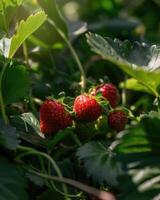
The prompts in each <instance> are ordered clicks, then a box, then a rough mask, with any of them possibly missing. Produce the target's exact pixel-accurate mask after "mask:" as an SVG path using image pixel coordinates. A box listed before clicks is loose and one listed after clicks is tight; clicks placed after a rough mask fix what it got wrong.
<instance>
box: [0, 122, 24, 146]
mask: <svg viewBox="0 0 160 200" xmlns="http://www.w3.org/2000/svg"><path fill="white" fill-rule="evenodd" d="M18 137H19V135H18V134H17V132H16V128H15V127H12V126H10V125H5V124H4V122H3V121H2V120H0V143H1V144H2V145H3V146H5V147H7V148H8V149H10V150H15V149H16V147H17V146H18V144H19V142H20V141H19V140H18Z"/></svg>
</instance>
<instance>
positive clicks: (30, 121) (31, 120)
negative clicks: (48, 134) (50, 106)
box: [21, 113, 44, 138]
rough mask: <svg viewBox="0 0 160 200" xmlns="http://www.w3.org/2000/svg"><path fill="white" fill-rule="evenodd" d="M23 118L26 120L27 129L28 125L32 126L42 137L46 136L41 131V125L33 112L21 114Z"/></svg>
mask: <svg viewBox="0 0 160 200" xmlns="http://www.w3.org/2000/svg"><path fill="white" fill-rule="evenodd" d="M21 119H22V120H23V121H24V122H25V126H26V129H27V125H29V126H31V127H32V128H33V129H34V131H35V132H36V133H37V134H38V135H39V136H41V137H43V138H44V136H43V135H42V133H41V131H40V125H39V121H38V119H37V118H36V117H35V116H34V115H33V113H23V114H22V115H21Z"/></svg>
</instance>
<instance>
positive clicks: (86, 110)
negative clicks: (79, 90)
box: [73, 94, 102, 122]
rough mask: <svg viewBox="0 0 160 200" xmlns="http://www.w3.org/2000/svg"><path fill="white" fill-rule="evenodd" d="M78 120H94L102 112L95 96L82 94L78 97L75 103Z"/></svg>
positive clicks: (74, 108) (74, 109) (74, 107)
mask: <svg viewBox="0 0 160 200" xmlns="http://www.w3.org/2000/svg"><path fill="white" fill-rule="evenodd" d="M73 111H74V112H75V114H76V120H78V121H84V122H92V121H95V120H96V119H98V117H99V116H100V115H101V114H102V108H101V106H100V105H99V103H98V102H97V101H96V99H95V98H94V97H93V96H90V95H87V94H81V95H79V96H77V97H76V99H75V101H74V105H73Z"/></svg>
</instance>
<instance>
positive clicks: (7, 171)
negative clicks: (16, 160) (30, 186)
mask: <svg viewBox="0 0 160 200" xmlns="http://www.w3.org/2000/svg"><path fill="white" fill-rule="evenodd" d="M25 189H26V179H25V176H24V173H23V171H22V170H21V169H20V168H19V167H17V166H15V165H13V164H9V163H8V162H6V161H4V160H3V159H0V192H1V194H0V199H1V200H7V199H8V200H9V199H12V200H27V199H28V197H27V193H26V191H25Z"/></svg>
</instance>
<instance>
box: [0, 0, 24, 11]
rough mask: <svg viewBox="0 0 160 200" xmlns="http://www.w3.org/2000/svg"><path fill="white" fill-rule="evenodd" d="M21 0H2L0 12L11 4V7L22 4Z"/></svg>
mask: <svg viewBox="0 0 160 200" xmlns="http://www.w3.org/2000/svg"><path fill="white" fill-rule="evenodd" d="M22 2H23V0H14V1H13V0H5V1H4V0H2V1H1V2H0V12H1V11H3V9H4V8H5V9H6V8H7V7H9V6H12V7H16V6H20V5H21V4H22Z"/></svg>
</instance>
